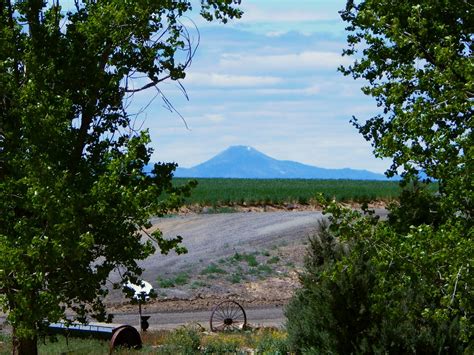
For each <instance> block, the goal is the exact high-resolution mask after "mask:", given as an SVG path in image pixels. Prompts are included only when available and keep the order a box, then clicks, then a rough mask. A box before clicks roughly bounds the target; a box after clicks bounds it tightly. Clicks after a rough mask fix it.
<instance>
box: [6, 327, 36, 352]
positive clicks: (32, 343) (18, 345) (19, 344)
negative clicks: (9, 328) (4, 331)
mask: <svg viewBox="0 0 474 355" xmlns="http://www.w3.org/2000/svg"><path fill="white" fill-rule="evenodd" d="M12 341H13V347H12V348H13V351H12V352H13V355H38V337H34V338H18V337H16V336H15V330H13V337H12Z"/></svg>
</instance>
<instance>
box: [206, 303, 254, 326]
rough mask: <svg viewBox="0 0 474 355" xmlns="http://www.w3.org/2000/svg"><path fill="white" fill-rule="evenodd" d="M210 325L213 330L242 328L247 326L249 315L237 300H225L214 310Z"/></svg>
mask: <svg viewBox="0 0 474 355" xmlns="http://www.w3.org/2000/svg"><path fill="white" fill-rule="evenodd" d="M210 325H211V331H213V332H226V331H235V330H242V329H245V327H246V326H247V315H246V314H245V311H244V309H243V308H242V306H241V305H240V304H238V303H237V302H235V301H224V302H221V303H219V304H218V305H216V306H215V307H214V309H213V310H212V313H211V320H210Z"/></svg>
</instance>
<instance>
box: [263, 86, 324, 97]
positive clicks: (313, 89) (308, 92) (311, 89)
mask: <svg viewBox="0 0 474 355" xmlns="http://www.w3.org/2000/svg"><path fill="white" fill-rule="evenodd" d="M320 92H321V86H320V85H311V86H308V87H306V88H295V89H288V88H285V89H257V90H255V93H256V94H260V95H304V96H314V95H317V94H319V93H320Z"/></svg>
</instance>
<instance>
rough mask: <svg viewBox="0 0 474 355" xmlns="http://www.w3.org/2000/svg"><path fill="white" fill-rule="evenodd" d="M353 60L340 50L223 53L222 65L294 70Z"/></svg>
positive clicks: (225, 66) (342, 63)
mask: <svg viewBox="0 0 474 355" xmlns="http://www.w3.org/2000/svg"><path fill="white" fill-rule="evenodd" d="M351 63H352V60H351V59H349V58H347V57H342V56H341V54H340V53H338V52H324V51H305V52H301V53H291V54H277V55H255V54H254V55H252V54H251V55H246V54H223V55H222V57H221V60H220V63H219V64H220V66H221V67H222V68H224V69H235V68H245V69H252V70H254V71H262V70H263V71H294V70H302V69H304V70H316V69H333V70H336V69H337V67H338V66H339V65H348V64H351Z"/></svg>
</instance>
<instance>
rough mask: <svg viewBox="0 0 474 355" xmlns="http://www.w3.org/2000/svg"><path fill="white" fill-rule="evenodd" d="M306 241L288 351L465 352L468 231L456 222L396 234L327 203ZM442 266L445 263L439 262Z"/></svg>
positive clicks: (469, 304)
mask: <svg viewBox="0 0 474 355" xmlns="http://www.w3.org/2000/svg"><path fill="white" fill-rule="evenodd" d="M327 211H330V212H331V216H330V220H331V225H330V226H329V227H327V226H326V227H323V228H322V230H321V231H320V233H319V235H318V236H314V237H312V238H311V239H310V245H309V248H308V257H307V259H306V262H305V271H304V273H303V274H302V275H301V283H302V288H301V289H300V290H298V291H297V293H296V296H295V297H294V298H293V300H292V301H291V303H290V304H289V306H288V308H287V309H286V316H287V318H288V324H287V329H288V333H289V340H290V343H291V344H292V347H293V348H294V349H296V350H308V351H309V350H311V351H314V352H317V353H319V352H324V353H326V352H335V353H354V352H355V353H372V352H376V353H377V352H389V353H418V352H424V353H440V352H447V353H462V352H463V351H464V350H465V349H467V347H469V346H471V347H472V344H470V343H471V342H472V336H473V334H474V327H473V325H472V324H473V311H474V302H473V297H472V296H473V292H472V288H471V287H472V284H473V282H474V278H473V275H472V273H471V270H472V266H473V258H472V255H474V248H473V246H472V242H471V239H472V231H471V232H468V234H464V233H465V231H463V228H461V227H462V225H461V224H460V223H458V224H453V225H448V224H446V225H443V226H442V227H439V228H435V227H433V226H428V225H421V226H419V227H412V228H410V230H409V232H408V233H406V234H405V233H399V232H397V231H396V230H395V229H393V228H392V227H391V226H390V225H389V224H388V223H385V222H377V221H376V220H375V219H374V218H373V217H372V216H362V215H360V214H359V213H357V212H354V211H351V210H346V209H343V208H341V207H339V206H337V205H335V204H331V205H329V206H328V208H327ZM447 259H448V260H449V262H446V260H447Z"/></svg>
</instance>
